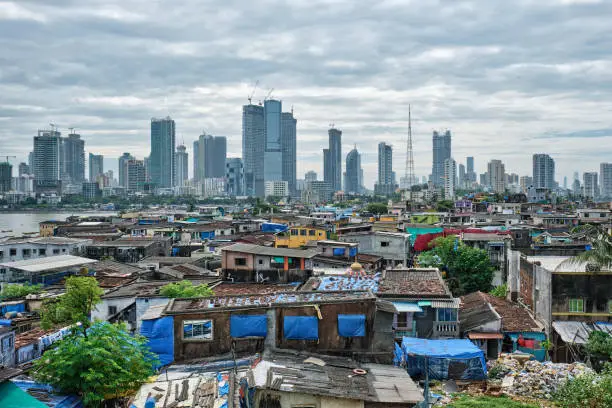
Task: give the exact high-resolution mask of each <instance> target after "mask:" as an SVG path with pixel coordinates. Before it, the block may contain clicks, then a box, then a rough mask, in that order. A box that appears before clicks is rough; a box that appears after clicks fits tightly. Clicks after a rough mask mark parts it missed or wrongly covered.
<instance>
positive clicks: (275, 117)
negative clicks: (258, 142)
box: [264, 99, 283, 182]
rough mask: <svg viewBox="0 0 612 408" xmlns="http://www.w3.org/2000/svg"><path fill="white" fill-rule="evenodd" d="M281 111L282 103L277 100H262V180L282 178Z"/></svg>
mask: <svg viewBox="0 0 612 408" xmlns="http://www.w3.org/2000/svg"><path fill="white" fill-rule="evenodd" d="M281 113H282V103H281V101H279V100H275V99H267V100H265V101H264V116H265V121H264V131H265V132H264V133H265V145H264V146H265V150H264V181H265V182H268V181H277V180H282V179H283V153H282V150H281V129H282V126H281Z"/></svg>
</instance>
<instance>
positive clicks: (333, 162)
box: [323, 127, 342, 193]
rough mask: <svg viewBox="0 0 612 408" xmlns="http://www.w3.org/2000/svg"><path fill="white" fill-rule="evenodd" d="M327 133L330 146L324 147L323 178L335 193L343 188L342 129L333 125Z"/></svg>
mask: <svg viewBox="0 0 612 408" xmlns="http://www.w3.org/2000/svg"><path fill="white" fill-rule="evenodd" d="M327 133H328V136H329V147H328V148H327V149H323V180H324V181H325V182H327V183H328V184H329V186H330V187H331V190H332V193H335V192H336V191H340V190H342V131H341V130H339V129H336V128H334V127H332V128H331V129H329V130H328V132H327Z"/></svg>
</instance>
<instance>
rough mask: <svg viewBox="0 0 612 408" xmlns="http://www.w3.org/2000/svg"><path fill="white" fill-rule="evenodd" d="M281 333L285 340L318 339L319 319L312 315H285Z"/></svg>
mask: <svg viewBox="0 0 612 408" xmlns="http://www.w3.org/2000/svg"><path fill="white" fill-rule="evenodd" d="M283 335H284V336H285V339H287V340H318V339H319V320H318V319H317V318H316V317H314V316H285V319H284V321H283Z"/></svg>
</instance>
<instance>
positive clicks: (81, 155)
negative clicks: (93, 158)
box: [60, 133, 85, 184]
mask: <svg viewBox="0 0 612 408" xmlns="http://www.w3.org/2000/svg"><path fill="white" fill-rule="evenodd" d="M61 150H62V151H61V158H60V163H61V167H60V177H61V178H62V180H65V181H66V182H69V183H73V184H80V183H82V182H83V180H85V141H84V140H82V139H81V135H79V134H77V133H71V134H69V135H68V137H64V138H62V149H61Z"/></svg>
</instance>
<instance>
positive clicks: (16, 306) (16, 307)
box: [0, 303, 25, 314]
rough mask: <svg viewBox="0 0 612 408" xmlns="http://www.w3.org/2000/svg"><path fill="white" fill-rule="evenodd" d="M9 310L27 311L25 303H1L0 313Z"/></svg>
mask: <svg viewBox="0 0 612 408" xmlns="http://www.w3.org/2000/svg"><path fill="white" fill-rule="evenodd" d="M7 312H17V313H22V312H25V303H16V304H3V305H0V313H2V314H5V313H7Z"/></svg>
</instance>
